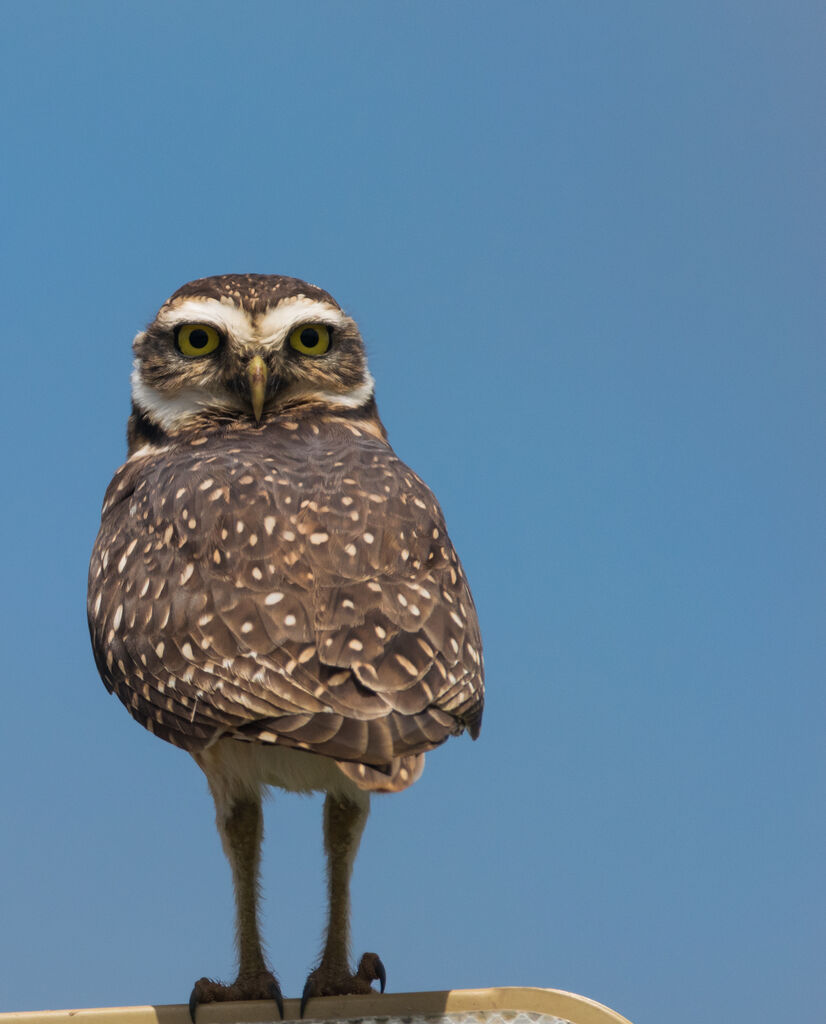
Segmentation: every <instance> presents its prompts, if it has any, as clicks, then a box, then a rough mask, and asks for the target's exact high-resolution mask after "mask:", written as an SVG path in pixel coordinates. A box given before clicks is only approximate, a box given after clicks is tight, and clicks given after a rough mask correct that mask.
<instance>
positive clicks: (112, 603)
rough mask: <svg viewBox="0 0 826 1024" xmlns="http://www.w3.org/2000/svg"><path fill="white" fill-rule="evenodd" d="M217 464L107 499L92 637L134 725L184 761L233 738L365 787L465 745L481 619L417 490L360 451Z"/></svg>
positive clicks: (152, 466)
mask: <svg viewBox="0 0 826 1024" xmlns="http://www.w3.org/2000/svg"><path fill="white" fill-rule="evenodd" d="M209 451H210V454H209V455H204V456H201V455H199V454H198V453H197V451H192V450H190V451H184V452H181V453H178V454H175V455H174V456H172V455H170V456H167V457H165V458H163V457H156V458H151V459H150V458H147V459H146V460H144V461H143V462H142V460H141V459H137V460H132V462H131V463H127V465H126V466H125V467H123V469H122V470H121V471H119V473H118V474H117V475H116V477H115V479H114V480H113V481H112V485H111V486H110V489H109V492H108V493H107V499H106V503H105V505H104V513H103V518H102V525H101V531H100V534H99V536H98V540H97V543H96V546H95V551H94V553H93V558H92V565H91V567H90V592H89V594H90V596H89V621H90V629H91V632H92V638H93V646H94V648H95V652H96V658H97V661H98V666H99V668H100V671H101V674H102V676H103V678H104V681H105V682H106V684H107V686H108V687H109V688H110V689H112V690H114V691H115V692H116V693H117V695H118V696H119V697H120V699H121V700H122V701H123V703H124V704H126V706H127V707H128V708H129V710H130V711H131V713H132V714H133V716H134V717H135V718H137V719H138V720H139V721H140V722H141V723H142V724H143V725H145V726H146V727H147V728H148V729H150V730H151V731H152V732H155V733H157V734H158V735H160V736H162V737H163V738H165V739H167V740H170V741H171V742H173V743H175V744H177V745H179V746H181V747H184V748H185V749H188V750H190V751H197V750H199V749H203V747H205V746H206V745H208V744H209V743H211V742H212V741H214V740H215V739H216V738H219V737H221V736H233V737H237V738H239V739H249V740H256V741H259V742H265V743H282V744H286V745H288V746H292V747H296V748H299V749H304V750H310V751H313V752H315V753H318V754H324V755H326V756H328V757H331V758H334V759H336V760H339V761H344V762H352V763H354V764H356V765H364V766H367V768H368V769H369V766H377V767H382V766H387V765H388V764H390V763H391V762H392V761H393V760H394V759H398V758H399V757H401V756H405V755H414V754H418V753H421V752H423V751H426V750H429V749H432V748H433V747H435V746H437V745H439V744H440V743H442V742H444V740H445V739H446V738H447V737H448V736H449V735H451V734H455V733H458V732H461V731H463V729H465V728H467V729H468V730H469V731H470V733H471V735H472V736H474V737H475V736H476V735H477V733H478V730H479V726H480V722H481V714H482V705H483V667H482V653H481V641H480V637H479V629H478V624H477V619H476V611H475V608H474V605H473V599H472V598H471V595H470V591H469V589H468V585H467V581H466V579H465V576H464V573H463V570H462V567H461V565H460V563H459V560H458V558H457V556H456V553H455V551H454V549H453V546H452V544H451V543H450V540H449V538H448V536H447V532H446V530H445V525H444V520H443V517H442V513H441V510H440V509H439V506H438V504H437V502H436V500H435V498H434V497H433V495H432V493H431V492H430V491H429V489H428V488H427V487H426V486H425V484H424V483H422V481H421V480H420V479H419V478H418V477H417V476H416V475H415V474H414V473H413V472H412V471H411V470H410V469H408V468H407V467H406V466H405V465H404V464H403V463H401V462H400V461H399V460H398V458H397V457H396V456H395V455H394V453H393V452H392V449H390V448H389V447H388V446H387V445H386V444H384V443H383V442H379V441H373V440H368V439H366V438H361V439H360V440H358V441H356V439H350V440H349V441H347V442H346V443H345V442H342V441H339V442H337V443H333V442H331V441H330V440H329V439H327V440H326V441H325V443H324V444H318V445H316V447H315V448H314V449H313V451H312V455H311V457H310V458H309V459H308V458H307V457H306V455H305V456H302V457H301V458H300V459H297V458H296V457H295V454H294V449H289V448H285V449H284V450H283V451H282V450H280V449H279V448H278V446H277V445H276V446H274V445H273V443H272V441H270V444H269V446H268V447H266V448H263V447H262V449H261V450H260V451H259V450H257V449H255V450H249V451H248V450H247V449H246V448H243V449H239V448H236V449H232V448H229V447H226V446H224V447H223V448H222V447H220V446H219V447H216V446H214V445H213V446H210V449H209ZM132 463H135V464H134V465H133V464H132ZM355 770H356V769H354V771H355ZM365 770H367V769H365Z"/></svg>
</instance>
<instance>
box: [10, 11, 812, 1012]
mask: <svg viewBox="0 0 826 1024" xmlns="http://www.w3.org/2000/svg"><path fill="white" fill-rule="evenodd" d="M823 44H824V23H823V16H822V11H821V10H820V5H819V4H815V3H805V2H796V0H791V2H790V0H784V2H782V3H781V2H762V0H761V2H748V3H747V2H745V0H741V2H727V0H715V2H713V3H712V2H705V0H700V2H697V3H692V4H689V5H677V4H651V3H642V2H634V0H632V2H629V3H625V4H612V3H596V2H587V0H586V2H576V3H575V2H544V3H529V2H517V3H514V2H509V3H486V2H476V3H470V2H455V3H433V2H427V0H420V2H416V3H401V2H399V3H388V2H382V3H375V2H367V0H363V2H358V3H330V2H311V3H292V2H290V3H288V2H262V0H261V2H260V0H240V2H236V3H235V4H232V5H228V4H226V3H217V2H212V0H200V2H197V3H195V2H175V0H172V2H164V3H160V2H156V0H148V2H144V3H141V4H139V5H138V4H123V3H118V4H114V3H105V4H104V3H92V2H81V3H79V4H75V5H65V4H57V3H44V2H34V3H32V4H29V5H26V8H25V10H24V9H23V7H22V5H15V6H14V8H13V9H11V8H10V9H9V10H7V11H6V12H5V14H4V32H3V38H2V41H0V47H2V51H3V52H2V59H1V60H0V75H1V76H2V79H3V88H4V95H5V101H4V104H3V110H4V113H3V124H2V137H3V143H4V144H3V150H4V153H5V156H4V158H3V163H4V168H3V174H4V178H5V183H6V187H5V189H4V192H5V196H6V198H5V200H4V207H3V215H2V220H3V237H4V242H5V245H4V247H3V248H4V251H3V256H2V259H3V270H2V274H3V277H2V279H3V284H4V293H5V294H4V302H3V306H4V309H5V314H4V321H5V328H4V335H5V344H4V346H3V351H4V355H5V359H6V369H5V371H4V373H3V376H2V388H3V401H2V404H0V409H2V416H3V424H2V430H3V437H4V441H5V443H4V466H5V470H4V476H5V481H6V487H5V489H4V490H5V498H4V501H3V502H2V504H1V505H0V523H1V524H2V529H3V536H4V537H5V544H4V561H5V573H4V577H5V586H4V587H3V598H2V600H3V609H2V611H3V614H2V623H3V627H4V633H5V636H4V640H3V649H4V652H5V654H4V673H3V695H4V706H3V715H2V720H0V751H2V753H1V754H0V757H2V760H3V771H2V772H0V787H2V790H0V795H1V796H2V807H3V810H4V832H5V839H4V841H3V843H2V844H0V878H2V880H3V881H2V896H1V897H0V902H2V921H3V924H2V927H1V928H0V965H2V968H0V1010H24V1009H42V1008H47V1007H49V1008H59V1007H72V1006H90V1005H108V1004H118V1003H120V1004H132V1003H147V1002H180V1001H183V1000H184V999H185V998H186V997H187V996H188V994H189V990H190V987H191V984H192V982H193V981H194V979H195V978H197V977H200V976H201V975H203V974H209V975H212V976H217V977H224V978H228V977H229V976H231V973H232V970H233V966H234V964H233V956H234V954H233V949H232V941H231V936H232V901H231V887H230V880H229V874H228V869H227V867H226V865H225V862H224V860H223V854H222V852H221V849H220V845H219V841H218V838H217V834H216V832H215V829H214V826H213V810H212V806H211V802H210V798H209V795H208V793H207V789H206V785H205V783H204V781H203V779H202V777H201V775H200V773H199V771H198V769H197V768H196V766H195V765H194V763H192V762H191V760H190V759H189V758H188V757H187V756H186V755H184V754H182V753H181V752H180V751H177V750H175V749H173V748H172V747H169V746H167V745H166V744H163V743H162V742H160V741H159V740H157V739H155V738H154V737H152V736H151V735H149V734H148V733H146V732H144V731H143V730H141V729H140V728H139V727H138V726H136V725H135V723H133V722H132V720H131V719H130V718H129V716H128V715H127V714H126V713H125V711H124V710H123V709H122V708H121V707H120V705H119V704H117V702H116V701H115V700H114V699H113V698H109V697H108V696H107V694H106V692H105V690H104V689H103V687H102V685H101V684H100V682H99V680H98V678H97V675H96V672H95V668H94V664H93V661H92V657H91V653H90V650H89V643H88V637H87V632H86V624H85V603H84V602H85V585H86V580H85V576H86V566H87V563H88V557H89V552H90V549H91V545H92V542H93V539H94V536H95V533H96V530H97V525H98V521H99V512H100V502H101V499H102V496H103V491H104V489H105V487H106V484H107V483H108V480H109V478H110V476H111V474H112V472H113V470H114V469H115V468H116V467H117V466H118V465H119V464H120V462H121V461H122V459H123V456H124V450H125V444H124V426H125V420H126V416H127V414H128V402H129V392H128V376H129V369H130V362H131V352H130V342H131V339H132V336H133V334H134V333H135V332H136V330H138V329H140V328H141V327H142V326H143V325H144V324H145V323H146V321H147V320H149V319H151V317H152V316H153V314H154V311H155V310H156V309H157V307H158V306H159V304H160V303H161V302H162V301H163V300H164V298H165V297H166V296H167V295H168V294H170V293H171V292H172V291H173V290H174V289H175V288H177V287H178V286H179V285H180V284H182V283H183V282H185V281H187V280H190V279H192V278H195V277H199V276H203V275H205V274H212V273H224V272H237V271H253V272H260V273H270V272H272V273H286V274H290V275H294V276H298V277H304V278H306V279H308V280H311V281H313V282H316V283H318V284H320V285H322V286H323V287H324V288H326V289H328V290H329V291H331V292H332V293H333V294H334V295H335V296H336V297H337V298H338V300H339V301H340V302H341V303H342V304H343V305H344V306H345V308H346V309H347V310H348V311H349V312H351V313H352V314H353V315H354V316H355V317H356V318H357V319H358V320H359V323H360V324H361V327H362V330H363V333H364V335H365V338H366V340H367V344H368V350H369V353H370V362H371V367H372V370H373V373H374V375H375V377H376V379H377V388H378V391H377V393H378V398H379V404H380V409H381V412H382V415H383V418H384V421H385V423H386V425H387V427H388V429H389V431H390V436H391V440H392V441H393V443H394V446H395V448H396V450H397V451H398V453H399V454H400V455H401V457H402V458H404V459H405V460H406V461H408V462H409V463H410V464H411V465H412V466H413V467H414V468H415V469H416V470H417V471H418V472H419V473H420V474H421V475H422V476H423V477H424V478H425V480H427V481H428V482H429V483H430V485H431V486H432V487H433V489H434V490H435V492H436V493H437V495H438V497H439V499H440V501H441V503H442V506H443V508H444V511H445V514H446V516H447V519H448V524H449V526H450V530H451V534H452V536H453V538H454V541H455V543H456V545H457V547H458V548H459V551H460V554H461V555H462V558H463V560H464V563H465V567H466V569H467V572H468V575H469V577H470V579H471V582H472V585H473V590H474V594H475V597H476V601H477V605H478V608H479V613H480V617H481V622H482V629H483V636H484V641H485V649H486V659H487V671H488V705H487V711H486V721H485V725H484V729H483V733H482V736H481V738H480V740H479V742H478V743H476V744H471V743H470V742H469V741H456V742H452V743H451V744H448V746H447V747H445V748H443V749H441V750H439V751H437V752H436V753H434V754H433V755H432V756H431V757H430V758H429V760H428V766H427V769H426V771H425V775H424V777H423V778H422V780H421V781H420V782H419V783H418V784H417V785H416V786H415V787H414V788H413V789H412V790H410V791H408V792H407V793H405V794H402V795H399V796H396V797H388V798H385V799H377V800H375V801H374V805H373V813H372V816H371V820H370V822H369V824H368V829H367V832H366V836H365V840H364V843H363V846H362V851H361V855H360V857H359V861H358V864H357V867H356V875H355V879H354V904H355V909H354V919H353V926H354V947H355V950H356V951H357V952H360V951H362V950H364V949H377V950H378V951H379V952H380V953H381V955H382V957H383V958H384V960H385V962H386V964H387V968H388V980H389V985H390V987H392V989H393V990H395V991H403V990H415V989H438V988H451V987H452V988H463V987H485V986H489V985H538V986H549V987H558V988H564V989H570V990H575V991H579V992H582V993H583V994H585V995H588V996H591V997H592V998H595V999H598V1000H600V1001H602V1002H605V1003H608V1004H609V1005H611V1006H613V1007H614V1008H615V1009H617V1010H619V1011H620V1012H622V1013H624V1014H625V1015H626V1016H628V1017H629V1018H631V1019H632V1020H633V1021H634V1022H635V1024H658V1022H661V1021H665V1020H667V1021H669V1022H670V1024H684V1022H685V1024H687V1022H689V1021H696V1020H697V1019H714V1020H721V1021H723V1020H724V1021H727V1022H739V1021H746V1020H748V1021H749V1022H758V1021H770V1020H776V1019H780V1018H781V1016H782V1019H787V1020H805V1019H809V1018H810V1015H811V1009H810V1007H811V1005H812V1002H813V1001H815V1002H817V1001H819V1002H822V1001H823V999H824V998H826V991H825V990H824V987H823V972H822V955H823V949H824V938H826V936H824V928H823V921H824V909H826V908H824V906H823V880H822V865H823V855H824V839H826V835H825V834H824V831H825V830H824V824H823V813H822V807H823V797H824V788H826V787H824V771H823V768H824V763H823V757H822V753H821V749H822V739H823V731H824V697H823V679H824V667H826V666H825V665H824V662H826V657H824V655H825V654H826V652H825V651H824V646H825V645H824V639H823V638H824V636H826V630H824V591H823V580H824V575H825V573H824V570H826V564H825V563H826V557H825V556H826V543H825V538H824V512H823V509H824V498H825V497H826V493H824V492H826V487H824V468H823V450H824V440H826V430H825V429H824V428H825V427H826V415H825V414H824V408H825V406H824V399H823V391H824V369H826V367H825V366H824V364H825V363H826V355H825V353H826V348H824V342H823V331H822V286H821V287H819V285H820V282H821V280H822V240H823V229H824V202H823V191H822V181H823V171H824V159H823V158H824V149H825V148H826V147H824V133H823V123H824V119H823V95H822V52H823ZM818 314H819V315H818ZM266 824H267V844H266V847H265V854H264V867H263V881H264V889H265V893H266V903H265V910H264V931H265V934H266V936H267V939H268V945H269V949H270V953H271V958H272V961H273V964H274V966H275V968H276V971H277V972H278V974H279V976H280V978H281V981H282V985H283V988H284V991H285V994H287V995H297V994H298V993H299V992H300V990H301V986H302V984H303V981H304V978H305V976H306V974H307V971H308V970H309V968H310V967H311V966H312V963H313V960H314V958H315V956H316V954H317V951H318V948H319V937H320V932H321V923H322V912H323V884H322V871H323V867H322V855H321V841H320V828H321V825H320V803H319V800H317V799H304V800H302V799H299V798H296V797H288V796H282V795H280V794H276V796H275V798H274V800H273V801H272V802H271V804H270V805H269V806H268V809H267V819H266Z"/></svg>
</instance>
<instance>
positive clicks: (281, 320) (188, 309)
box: [156, 295, 358, 348]
mask: <svg viewBox="0 0 826 1024" xmlns="http://www.w3.org/2000/svg"><path fill="white" fill-rule="evenodd" d="M156 322H157V323H159V324H160V325H161V326H162V327H166V328H168V329H172V328H174V327H177V326H178V324H192V323H196V324H198V323H205V324H210V325H211V326H213V327H217V328H218V329H219V330H220V331H222V332H223V333H224V334H226V335H229V336H231V337H232V338H233V340H235V341H237V342H240V343H241V344H242V345H259V346H261V345H265V346H267V347H269V348H282V347H283V345H284V343H285V341H286V338H287V336H288V335H289V333H290V331H291V330H292V329H293V328H294V327H297V326H298V325H299V324H303V323H312V322H320V323H324V324H327V325H328V326H330V327H344V326H349V327H353V328H355V329H356V330H357V329H358V328H356V326H355V324H354V322H353V321H352V320H351V319H350V317H349V316H347V315H346V313H342V311H341V310H340V309H338V308H337V307H336V306H331V305H330V303H329V302H323V301H321V300H319V299H310V298H307V296H306V295H297V296H296V297H295V298H293V299H290V298H287V299H282V300H281V302H279V304H278V305H277V306H275V307H274V308H273V309H271V310H268V312H266V313H264V314H263V316H261V317H260V319H258V320H257V321H256V320H255V319H254V318H253V317H252V316H251V315H250V314H248V313H247V312H246V311H245V310H244V309H243V308H241V307H240V306H236V305H234V304H233V305H229V304H227V303H225V302H220V301H219V300H218V299H212V298H203V299H201V298H197V297H196V298H189V299H184V300H183V301H181V302H178V303H176V304H175V305H172V306H169V307H167V308H164V309H162V310H161V311H160V312H159V313H158V315H157V317H156Z"/></svg>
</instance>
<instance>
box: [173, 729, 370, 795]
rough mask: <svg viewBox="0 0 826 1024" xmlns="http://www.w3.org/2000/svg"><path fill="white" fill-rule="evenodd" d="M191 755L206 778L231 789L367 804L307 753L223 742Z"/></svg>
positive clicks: (332, 768) (325, 760)
mask: <svg viewBox="0 0 826 1024" xmlns="http://www.w3.org/2000/svg"><path fill="white" fill-rule="evenodd" d="M192 756H193V757H194V758H195V760H196V761H197V762H198V764H199V765H200V766H201V767H202V768H203V769H204V770H205V771H207V774H208V775H209V776H210V778H215V777H216V775H220V776H222V777H223V778H224V779H225V780H226V782H227V783H228V784H231V785H233V786H234V785H235V784H237V783H241V784H242V785H246V786H248V787H249V788H250V789H253V790H254V789H257V788H258V787H259V786H260V785H262V784H263V785H265V786H277V787H278V788H279V789H286V790H288V791H289V792H291V793H334V794H336V795H338V796H347V797H349V798H350V799H352V800H353V801H354V802H355V803H359V804H362V803H365V802H366V801H367V794H366V793H365V792H363V791H362V790H361V789H360V788H359V787H358V786H357V785H356V784H355V783H354V782H352V781H351V780H350V779H348V778H347V776H346V775H345V774H344V773H343V772H342V771H340V770H339V768H338V766H337V765H336V762H335V761H333V760H331V759H330V758H329V757H323V756H321V755H320V754H313V753H310V752H309V751H305V750H294V749H291V748H290V747H282V746H278V745H276V744H262V743H244V742H240V741H239V740H234V739H223V740H218V742H217V743H214V744H212V746H210V747H208V748H207V749H206V750H203V751H201V752H200V753H197V754H193V755H192Z"/></svg>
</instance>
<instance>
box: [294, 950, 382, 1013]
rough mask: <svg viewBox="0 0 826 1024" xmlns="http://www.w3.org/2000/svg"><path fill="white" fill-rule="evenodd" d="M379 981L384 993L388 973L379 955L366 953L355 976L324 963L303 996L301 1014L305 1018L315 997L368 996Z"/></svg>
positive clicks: (309, 980)
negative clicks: (308, 1005)
mask: <svg viewBox="0 0 826 1024" xmlns="http://www.w3.org/2000/svg"><path fill="white" fill-rule="evenodd" d="M374 981H377V982H378V983H379V986H380V987H381V990H382V992H384V986H385V985H386V984H387V972H386V971H385V969H384V964H383V963H382V962H381V959H380V957H379V956H378V954H377V953H365V954H364V956H363V957H362V958H361V960H360V961H359V968H358V970H357V971H356V973H355V974H348V973H347V970H346V969H344V970H341V969H339V968H334V967H327V966H325V964H324V962H323V961H322V963H321V965H320V966H319V967H316V969H315V970H314V971H313V972H312V974H311V975H310V977H309V978H307V983H306V985H305V986H304V991H303V992H302V994H301V1013H300V1016H302V1017H303V1016H304V1009H305V1007H306V1006H307V1003H308V1002H309V1001H310V1000H311V999H313V998H314V997H315V996H350V995H366V994H367V993H368V992H372V991H373V985H372V983H373V982H374Z"/></svg>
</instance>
